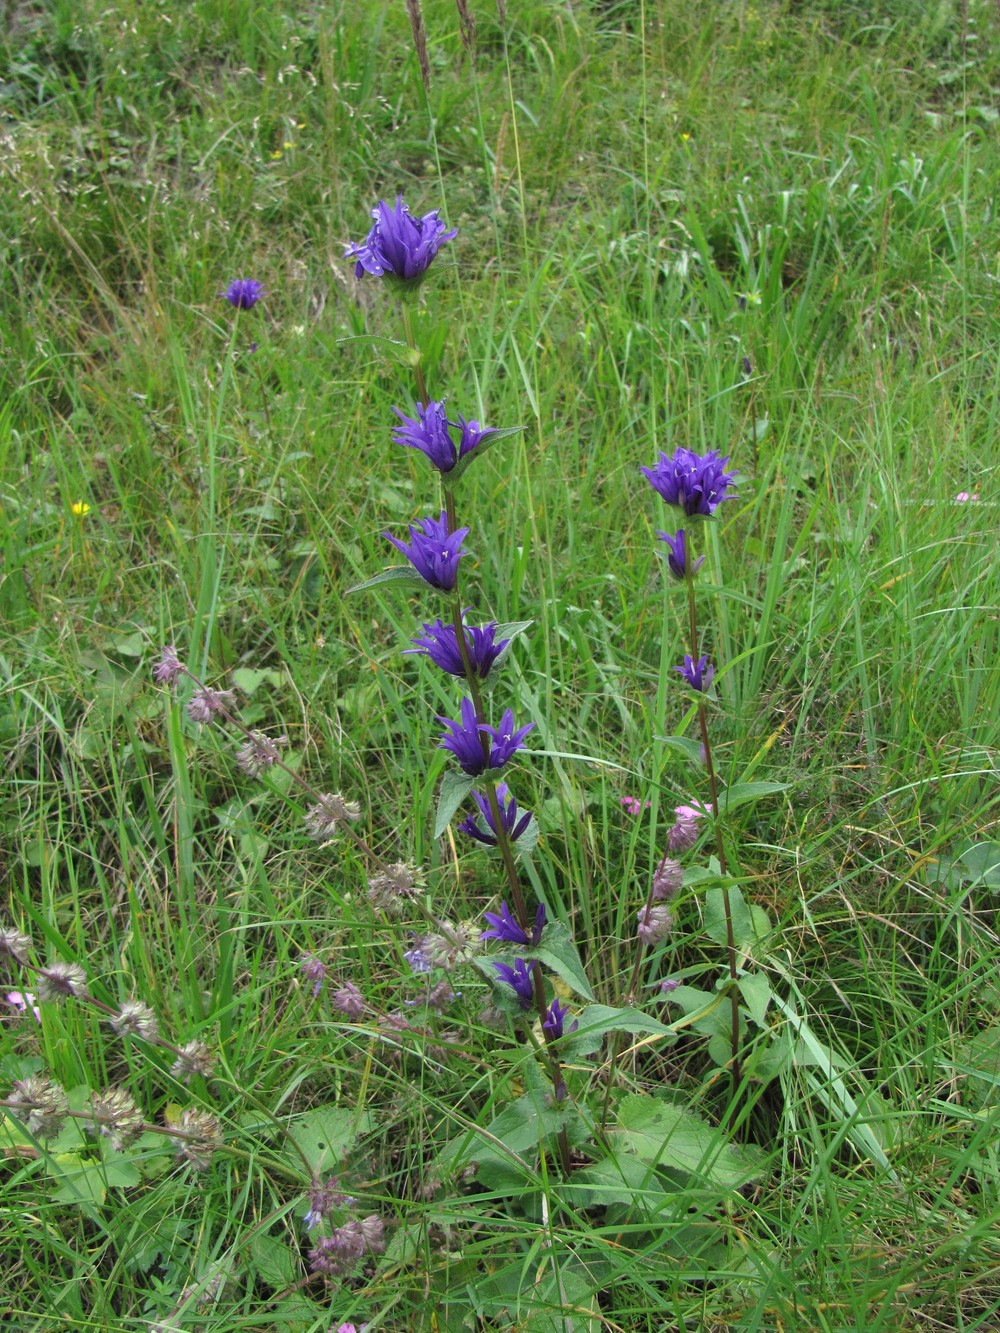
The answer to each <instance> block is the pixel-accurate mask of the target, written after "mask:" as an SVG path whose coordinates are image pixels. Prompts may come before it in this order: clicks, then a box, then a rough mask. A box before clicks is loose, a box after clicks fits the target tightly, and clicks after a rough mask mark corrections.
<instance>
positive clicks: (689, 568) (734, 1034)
mask: <svg viewBox="0 0 1000 1333" xmlns="http://www.w3.org/2000/svg"><path fill="white" fill-rule="evenodd" d="M685 545H686V561H685V565H686V578H685V582H686V584H687V595H688V631H689V635H690V640H691V657H692V659H693V661H695V662H697V661H698V656H699V654H698V610H697V605H696V601H695V594H694V564H695V559H694V551H693V549H692V542H691V532H690V530H688V531H687V532H686V533H685ZM698 727H699V730H700V731H701V746H702V750H703V752H704V755H705V768H706V769H707V771H708V790H709V799H710V801H711V807H712V810H711V813H712V827H713V829H714V832H715V850H716V855H717V856H718V859H719V872H720V875H721V877H722V878H721V885H722V911H723V914H724V916H725V918H726V956H727V959H728V962H729V1005H730V1015H731V1019H730V1027H731V1042H730V1045H731V1050H732V1057H731V1061H730V1073H731V1076H732V1088H733V1097H732V1108H733V1109H732V1114H733V1117H734V1118H735V1116H736V1094H737V1091H738V1089H739V1085H740V996H739V989H738V981H739V971H738V968H737V965H736V934H735V931H734V928H733V908H732V903H731V902H730V898H729V885H728V884H727V883H726V876H727V873H728V871H727V868H726V848H725V844H724V843H723V839H722V824H721V820H720V818H719V788H718V782H717V781H716V776H715V764H714V762H713V759H712V746H711V742H710V740H709V735H708V710H707V709H706V707H705V704H704V701H703V699H701V698H699V700H698Z"/></svg>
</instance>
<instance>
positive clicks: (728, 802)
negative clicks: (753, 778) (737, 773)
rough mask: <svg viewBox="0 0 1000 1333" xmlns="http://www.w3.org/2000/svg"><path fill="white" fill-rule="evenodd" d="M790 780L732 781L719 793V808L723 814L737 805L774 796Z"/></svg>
mask: <svg viewBox="0 0 1000 1333" xmlns="http://www.w3.org/2000/svg"><path fill="white" fill-rule="evenodd" d="M791 785H792V784H791V783H790V782H734V783H733V785H732V786H731V787H727V788H726V790H725V791H722V792H720V793H719V809H720V811H721V812H722V813H723V814H726V813H727V812H728V811H730V810H735V809H736V808H737V806H740V805H748V804H749V803H750V802H751V801H759V800H760V799H761V797H763V796H774V795H775V794H776V793H777V792H779V791H787V790H788V788H789V787H790V786H791Z"/></svg>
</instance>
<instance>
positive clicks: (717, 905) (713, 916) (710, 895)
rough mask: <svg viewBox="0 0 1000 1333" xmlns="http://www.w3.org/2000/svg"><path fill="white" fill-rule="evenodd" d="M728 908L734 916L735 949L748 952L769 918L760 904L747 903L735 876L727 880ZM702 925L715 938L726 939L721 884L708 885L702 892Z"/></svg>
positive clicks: (720, 941) (763, 935)
mask: <svg viewBox="0 0 1000 1333" xmlns="http://www.w3.org/2000/svg"><path fill="white" fill-rule="evenodd" d="M728 888H729V908H730V911H731V912H732V917H733V937H734V939H735V941H736V947H737V949H739V950H741V951H742V952H744V953H749V952H751V950H753V949H754V948H756V947H757V946H758V945H759V944H760V943H761V941H762V940H763V939H765V938H766V936H767V933H768V931H769V930H770V922H769V920H768V917H767V913H766V912H765V911H764V910H763V908H756V909H755V908H754V907H748V906H747V903H746V900H745V899H744V897H743V894H742V892H741V890H740V887H739V885H738V884H737V883H736V882H735V880H730V881H729V884H728ZM705 929H706V930H707V931H708V933H709V935H710V936H711V937H712V939H713V940H714V941H715V942H716V944H721V945H723V946H725V944H726V942H727V932H726V910H725V899H724V896H723V892H722V889H721V888H712V889H708V890H707V891H706V893H705Z"/></svg>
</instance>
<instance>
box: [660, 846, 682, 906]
mask: <svg viewBox="0 0 1000 1333" xmlns="http://www.w3.org/2000/svg"><path fill="white" fill-rule="evenodd" d="M683 883H684V867H683V866H682V865H681V863H680V862H679V861H675V860H674V859H673V857H671V856H665V857H664V858H663V860H662V861H661V862H660V864H659V865H658V866H657V867H656V873H655V874H654V875H653V897H654V898H656V899H658V900H659V901H660V902H666V901H667V900H668V899H670V898H673V897H676V895H677V894H678V893H679V892H680V890H681V885H682V884H683Z"/></svg>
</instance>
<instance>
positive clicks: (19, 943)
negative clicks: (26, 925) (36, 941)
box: [0, 926, 31, 967]
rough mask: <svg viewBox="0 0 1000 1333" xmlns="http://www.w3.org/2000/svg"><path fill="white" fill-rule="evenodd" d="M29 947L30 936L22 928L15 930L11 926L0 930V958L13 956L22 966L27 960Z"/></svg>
mask: <svg viewBox="0 0 1000 1333" xmlns="http://www.w3.org/2000/svg"><path fill="white" fill-rule="evenodd" d="M30 948H31V938H30V936H28V935H25V933H24V931H23V930H15V929H14V927H13V926H7V927H6V928H4V929H3V930H0V958H13V960H14V962H15V963H20V964H21V966H22V967H23V966H24V965H25V964H26V963H27V961H28V950H29V949H30Z"/></svg>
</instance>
